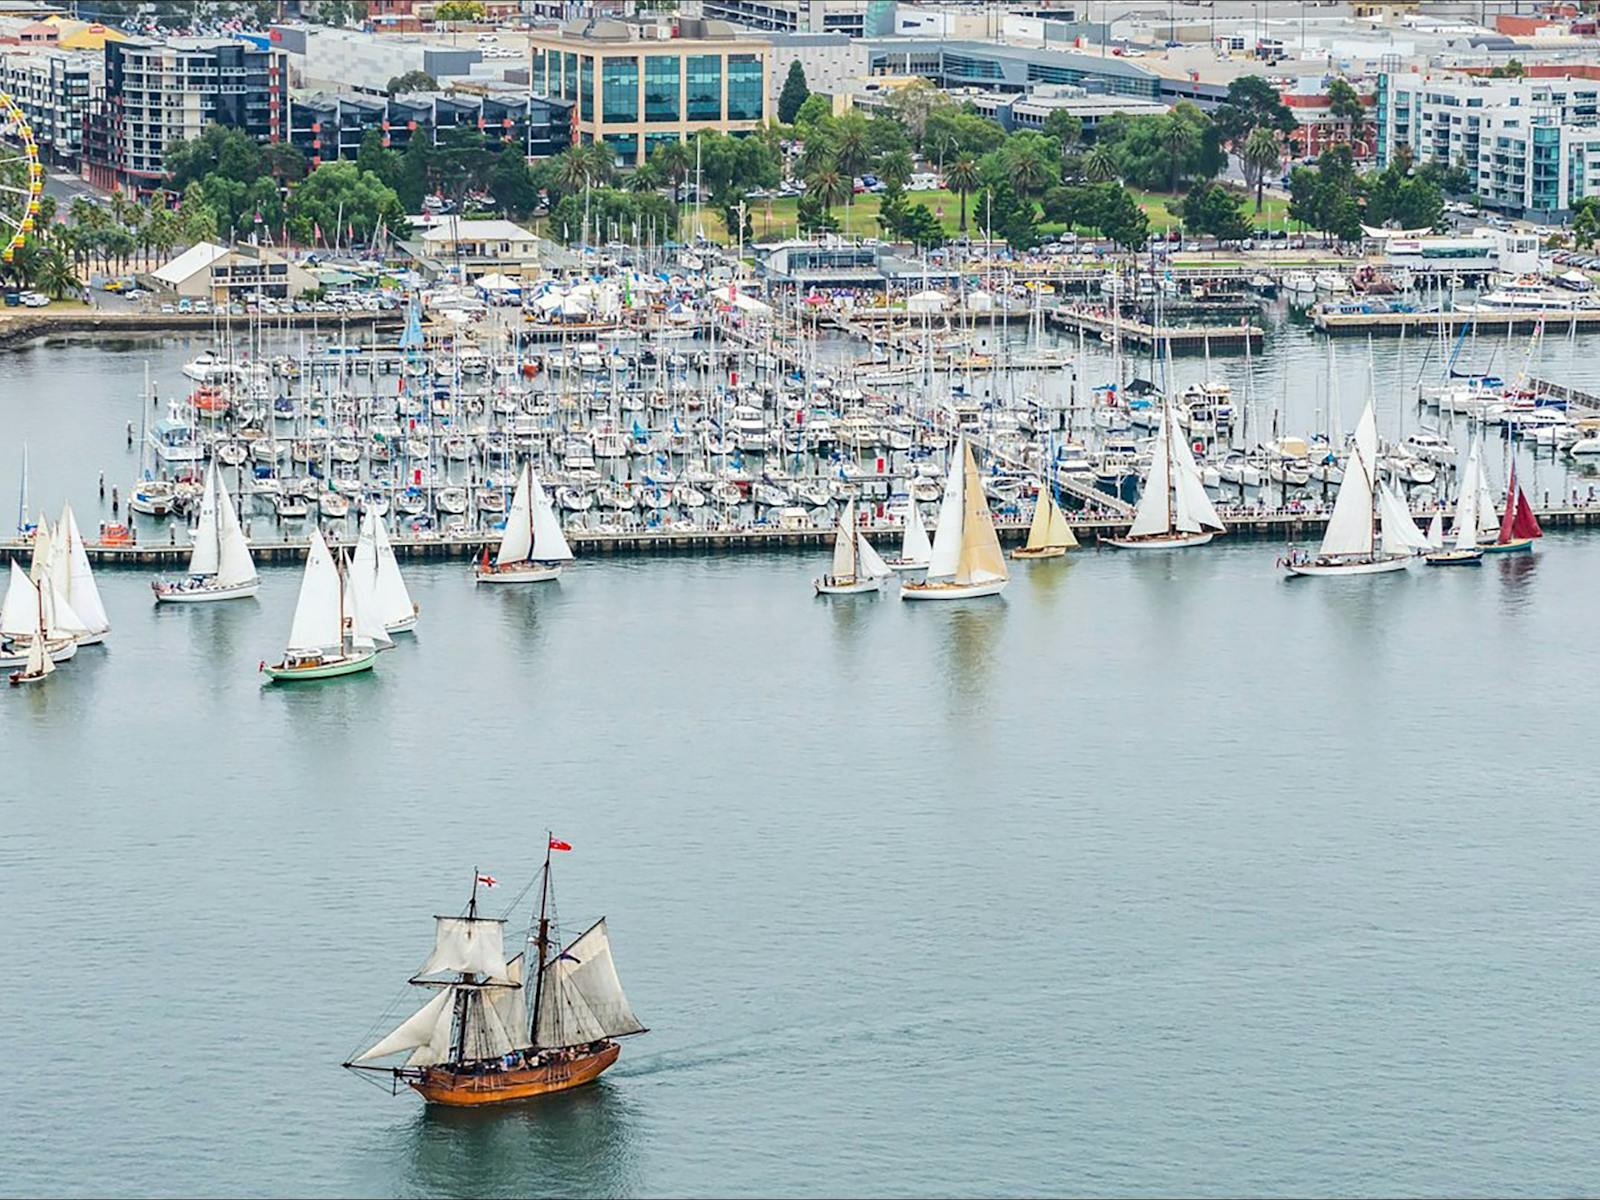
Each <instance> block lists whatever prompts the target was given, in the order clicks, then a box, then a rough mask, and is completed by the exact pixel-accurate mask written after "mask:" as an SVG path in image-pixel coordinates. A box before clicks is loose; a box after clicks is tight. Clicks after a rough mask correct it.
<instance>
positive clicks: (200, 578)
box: [150, 462, 261, 604]
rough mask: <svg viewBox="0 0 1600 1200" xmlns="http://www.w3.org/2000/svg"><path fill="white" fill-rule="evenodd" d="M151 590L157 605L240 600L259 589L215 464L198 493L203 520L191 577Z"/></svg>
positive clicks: (155, 583)
mask: <svg viewBox="0 0 1600 1200" xmlns="http://www.w3.org/2000/svg"><path fill="white" fill-rule="evenodd" d="M150 588H151V590H152V591H154V592H155V594H156V603H157V604H200V603H204V602H206V601H211V600H242V599H244V598H246V597H248V596H254V595H255V594H256V592H257V591H259V590H260V588H261V577H260V576H259V575H257V574H256V564H255V560H254V559H253V558H252V557H251V556H250V546H249V543H248V542H246V541H245V536H244V529H243V528H242V527H241V526H240V524H239V514H238V511H237V510H236V509H235V508H234V506H233V498H232V497H231V496H229V495H228V489H227V487H226V486H224V484H223V482H222V473H221V472H220V471H218V470H217V464H216V463H215V462H213V463H211V464H210V465H209V466H208V467H206V480H205V490H204V491H203V492H201V494H200V524H199V526H198V527H197V528H196V530H195V535H194V548H193V549H192V550H191V551H190V552H189V574H188V576H187V577H185V578H184V579H179V580H165V579H157V580H154V581H152V582H151V584H150Z"/></svg>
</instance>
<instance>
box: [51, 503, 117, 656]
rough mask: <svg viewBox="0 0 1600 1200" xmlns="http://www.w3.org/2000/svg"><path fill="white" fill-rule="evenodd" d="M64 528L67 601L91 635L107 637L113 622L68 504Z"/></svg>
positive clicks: (65, 510)
mask: <svg viewBox="0 0 1600 1200" xmlns="http://www.w3.org/2000/svg"><path fill="white" fill-rule="evenodd" d="M61 524H62V526H63V527H64V528H65V529H66V551H67V576H68V583H67V601H68V602H69V603H70V604H71V605H72V607H73V608H74V609H75V610H76V611H77V614H78V615H79V616H80V617H82V618H83V622H84V624H86V625H87V626H88V627H89V630H90V632H92V633H105V632H107V631H108V630H109V629H110V628H111V618H110V617H108V616H107V615H106V606H105V604H104V603H103V602H102V601H101V599H100V588H99V587H98V586H97V585H96V584H95V581H94V572H93V571H92V570H91V569H90V567H89V552H88V550H86V549H85V548H84V545H83V534H82V532H80V531H79V529H78V518H77V517H75V516H74V515H73V513H72V505H70V504H68V505H67V506H66V507H65V508H64V509H63V510H62V512H61Z"/></svg>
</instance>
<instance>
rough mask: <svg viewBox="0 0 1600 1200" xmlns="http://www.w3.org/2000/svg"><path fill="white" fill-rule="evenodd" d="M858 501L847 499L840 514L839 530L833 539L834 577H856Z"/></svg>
mask: <svg viewBox="0 0 1600 1200" xmlns="http://www.w3.org/2000/svg"><path fill="white" fill-rule="evenodd" d="M855 524H856V502H855V501H854V500H846V501H845V505H844V510H843V511H842V512H841V513H840V514H839V530H838V533H837V534H836V535H835V536H834V539H833V578H835V579H854V578H855V577H856V533H855Z"/></svg>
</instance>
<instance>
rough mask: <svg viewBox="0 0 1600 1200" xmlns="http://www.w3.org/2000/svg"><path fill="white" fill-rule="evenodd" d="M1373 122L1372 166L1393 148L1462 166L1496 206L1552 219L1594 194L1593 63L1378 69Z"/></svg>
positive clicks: (1597, 163)
mask: <svg viewBox="0 0 1600 1200" xmlns="http://www.w3.org/2000/svg"><path fill="white" fill-rule="evenodd" d="M1374 118H1375V125H1376V130H1377V162H1378V165H1379V166H1380V167H1381V166H1384V165H1387V164H1388V163H1389V162H1391V161H1393V159H1394V156H1395V153H1396V151H1397V150H1398V148H1399V147H1401V146H1406V147H1409V149H1410V151H1411V154H1412V156H1413V157H1414V158H1415V159H1416V160H1418V161H1422V162H1443V163H1449V164H1452V165H1456V166H1461V167H1465V168H1466V170H1467V171H1469V172H1471V174H1472V175H1473V178H1474V181H1475V185H1476V190H1477V193H1478V195H1479V197H1480V198H1481V199H1482V200H1483V202H1484V203H1485V204H1487V205H1489V206H1491V207H1493V208H1497V209H1500V210H1502V211H1504V212H1507V213H1512V214H1515V215H1519V216H1525V217H1528V218H1530V219H1533V220H1538V221H1561V220H1564V219H1565V218H1566V216H1567V215H1568V213H1570V211H1571V208H1572V203H1573V201H1575V200H1579V199H1582V198H1583V197H1586V196H1594V195H1600V68H1596V67H1591V66H1574V67H1570V68H1565V69H1564V73H1563V74H1562V75H1560V76H1554V75H1541V76H1536V77H1533V78H1523V79H1489V78H1479V77H1473V76H1468V75H1459V76H1450V77H1433V76H1428V75H1421V74H1415V73H1402V72H1394V73H1390V72H1386V73H1384V74H1383V75H1381V76H1380V77H1379V79H1378V90H1377V96H1376V103H1375V112H1374Z"/></svg>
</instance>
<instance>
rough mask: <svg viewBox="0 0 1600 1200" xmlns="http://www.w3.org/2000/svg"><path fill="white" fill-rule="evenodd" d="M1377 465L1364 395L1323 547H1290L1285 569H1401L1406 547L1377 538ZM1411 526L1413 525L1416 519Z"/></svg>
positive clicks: (1324, 572)
mask: <svg viewBox="0 0 1600 1200" xmlns="http://www.w3.org/2000/svg"><path fill="white" fill-rule="evenodd" d="M1377 466H1378V426H1377V420H1376V418H1375V417H1374V416H1373V412H1372V402H1371V401H1370V400H1369V401H1367V407H1366V408H1365V409H1364V410H1363V411H1362V413H1361V420H1359V421H1357V422H1356V432H1355V439H1354V444H1353V446H1352V448H1351V451H1350V457H1349V459H1348V460H1346V462H1345V468H1344V479H1343V480H1342V481H1341V482H1340V484H1339V494H1338V495H1337V496H1336V497H1334V501H1333V514H1332V516H1330V517H1329V518H1328V528H1327V529H1326V531H1324V533H1323V535H1322V546H1321V548H1320V549H1319V550H1318V552H1317V554H1316V555H1315V556H1314V557H1313V556H1310V555H1304V554H1301V553H1298V552H1295V553H1291V554H1290V555H1289V556H1288V557H1287V558H1285V559H1282V560H1280V562H1281V563H1282V565H1283V567H1284V568H1285V569H1286V570H1287V571H1288V572H1289V574H1291V575H1378V574H1382V573H1383V572H1386V571H1403V570H1405V568H1406V566H1407V565H1408V564H1409V563H1410V562H1411V557H1412V556H1411V552H1410V550H1409V549H1408V550H1404V551H1402V550H1399V549H1396V548H1395V547H1394V544H1393V540H1392V539H1391V540H1390V541H1389V542H1388V543H1386V544H1385V543H1380V542H1379V540H1378V502H1379V499H1380V495H1381V494H1380V492H1379V490H1378V485H1377V478H1378V474H1377ZM1407 520H1408V521H1409V520H1410V517H1409V515H1408V516H1407ZM1411 527H1412V529H1415V528H1416V525H1415V523H1412V525H1411ZM1424 540H1426V539H1424Z"/></svg>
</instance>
